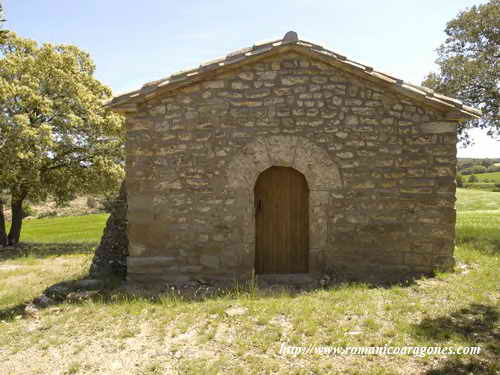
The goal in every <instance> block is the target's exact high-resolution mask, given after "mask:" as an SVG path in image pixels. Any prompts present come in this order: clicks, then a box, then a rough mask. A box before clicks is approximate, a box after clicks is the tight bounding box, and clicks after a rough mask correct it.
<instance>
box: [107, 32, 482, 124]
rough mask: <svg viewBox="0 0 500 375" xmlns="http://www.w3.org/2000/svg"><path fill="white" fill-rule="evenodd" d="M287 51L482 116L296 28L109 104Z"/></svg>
mask: <svg viewBox="0 0 500 375" xmlns="http://www.w3.org/2000/svg"><path fill="white" fill-rule="evenodd" d="M287 50H295V51H297V52H303V53H306V54H308V55H310V56H313V57H317V58H320V59H321V60H323V61H324V62H327V63H330V64H332V65H336V66H338V67H340V68H344V69H347V70H349V71H351V72H353V73H355V74H357V75H359V76H361V77H364V78H366V79H369V80H371V81H375V82H379V83H381V84H384V85H385V86H387V85H389V86H391V87H392V88H393V89H395V90H398V91H399V92H401V93H403V94H406V95H408V96H411V97H414V98H417V99H421V100H423V101H425V102H427V103H428V104H430V105H434V106H438V107H444V108H445V109H447V111H455V112H456V111H458V112H459V113H461V114H463V115H466V116H464V118H468V117H479V116H481V111H479V110H477V109H475V108H473V107H470V106H467V105H465V104H463V103H462V102H461V101H459V100H457V99H453V98H450V97H447V96H445V95H441V94H439V93H436V92H434V91H433V90H432V89H429V88H427V87H422V86H418V85H414V84H411V83H409V82H405V81H403V80H402V79H399V78H396V77H393V76H391V75H389V74H386V73H383V72H379V71H376V70H374V69H373V68H372V67H370V66H367V65H364V64H361V63H358V62H356V61H352V60H350V59H348V58H347V57H345V56H343V55H340V54H338V53H336V52H333V51H330V50H328V49H326V48H324V47H322V46H320V45H317V44H314V43H311V42H307V41H303V40H300V39H298V37H297V33H295V32H294V31H289V32H288V33H286V34H285V36H284V38H283V39H277V40H271V41H265V42H260V43H256V44H254V45H253V46H251V47H247V48H242V49H239V50H237V51H233V52H231V53H229V54H227V55H226V56H224V57H219V58H217V59H213V60H210V61H206V62H204V63H201V64H200V66H198V67H196V68H192V69H186V70H182V71H179V72H176V73H173V74H172V75H170V76H169V77H166V78H163V79H160V80H157V81H153V82H149V83H146V84H145V85H143V86H142V87H141V88H140V89H138V90H135V91H131V92H128V93H124V94H122V95H119V96H116V97H114V98H113V99H112V100H111V101H110V102H108V103H107V105H108V106H109V107H111V108H115V109H117V110H120V109H122V110H125V109H126V108H127V107H128V106H129V105H130V104H134V103H137V102H140V101H142V100H147V99H149V98H151V97H153V96H156V95H157V94H158V93H160V92H164V91H168V90H169V89H174V88H177V87H180V86H185V85H187V84H190V83H192V82H195V81H200V80H202V79H204V78H205V77H206V76H207V75H209V74H210V73H214V72H217V71H219V70H223V69H225V68H229V67H234V66H237V65H241V64H245V63H247V62H251V61H253V60H254V58H257V57H262V56H265V55H268V54H272V53H278V52H281V51H283V52H284V51H287Z"/></svg>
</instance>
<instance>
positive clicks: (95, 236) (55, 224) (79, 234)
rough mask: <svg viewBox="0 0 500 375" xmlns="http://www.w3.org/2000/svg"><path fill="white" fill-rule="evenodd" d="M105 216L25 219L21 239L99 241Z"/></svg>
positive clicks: (61, 241) (66, 241)
mask: <svg viewBox="0 0 500 375" xmlns="http://www.w3.org/2000/svg"><path fill="white" fill-rule="evenodd" d="M107 218H108V214H95V215H85V216H65V217H54V218H45V219H32V220H25V221H24V222H23V228H22V232H21V241H22V242H39V243H49V242H50V243H68V242H72V243H82V242H99V240H100V239H101V236H102V231H103V229H104V225H105V224H106V220H107ZM7 227H9V224H7Z"/></svg>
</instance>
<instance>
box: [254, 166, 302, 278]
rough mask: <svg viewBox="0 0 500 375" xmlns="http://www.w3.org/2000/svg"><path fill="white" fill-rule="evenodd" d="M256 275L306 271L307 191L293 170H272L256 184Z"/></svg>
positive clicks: (285, 168)
mask: <svg viewBox="0 0 500 375" xmlns="http://www.w3.org/2000/svg"><path fill="white" fill-rule="evenodd" d="M254 193H255V235H256V238H255V272H256V273H258V274H279V273H303V272H308V271H309V265H308V260H309V189H308V187H307V182H306V179H305V177H304V175H303V174H302V173H300V172H298V171H296V170H295V169H293V168H287V167H271V168H269V169H266V170H265V171H264V172H262V173H261V174H260V175H259V177H258V179H257V182H256V183H255V191H254Z"/></svg>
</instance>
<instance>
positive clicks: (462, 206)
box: [456, 189, 500, 213]
mask: <svg viewBox="0 0 500 375" xmlns="http://www.w3.org/2000/svg"><path fill="white" fill-rule="evenodd" d="M456 207H457V211H458V212H459V213H460V212H463V211H485V210H488V211H491V210H500V193H492V192H489V191H482V190H474V189H457V203H456Z"/></svg>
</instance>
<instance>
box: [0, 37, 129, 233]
mask: <svg viewBox="0 0 500 375" xmlns="http://www.w3.org/2000/svg"><path fill="white" fill-rule="evenodd" d="M0 57H1V59H0V185H1V186H0V189H2V188H3V189H6V190H8V191H9V193H10V195H11V196H12V197H13V199H14V200H16V201H19V200H20V201H22V200H23V199H25V198H26V199H30V200H31V201H39V200H45V199H47V197H48V196H49V195H50V196H52V197H53V198H54V199H55V200H56V202H58V203H62V202H65V201H68V200H70V199H71V198H72V197H74V196H75V195H76V194H89V193H90V194H102V193H103V192H107V191H110V190H114V189H116V188H117V187H118V182H119V181H121V180H122V178H123V132H122V122H123V118H122V117H121V116H120V115H117V114H115V113H113V112H111V111H109V110H108V109H106V108H105V107H104V103H105V102H106V101H107V100H109V99H110V98H111V90H110V89H109V88H107V87H106V86H104V85H102V84H101V83H100V82H99V81H98V80H97V79H95V78H94V70H95V66H94V64H93V62H92V60H91V59H90V57H89V55H88V54H87V53H85V52H83V51H81V50H80V49H78V48H77V47H75V46H71V45H52V44H48V43H47V44H43V45H41V46H39V45H37V43H36V42H34V41H32V40H29V39H23V38H20V37H18V36H17V35H16V34H14V33H9V34H8V37H7V40H6V42H5V43H4V44H2V45H0ZM16 225H17V224H16ZM18 227H20V225H18ZM14 242H15V239H14Z"/></svg>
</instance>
